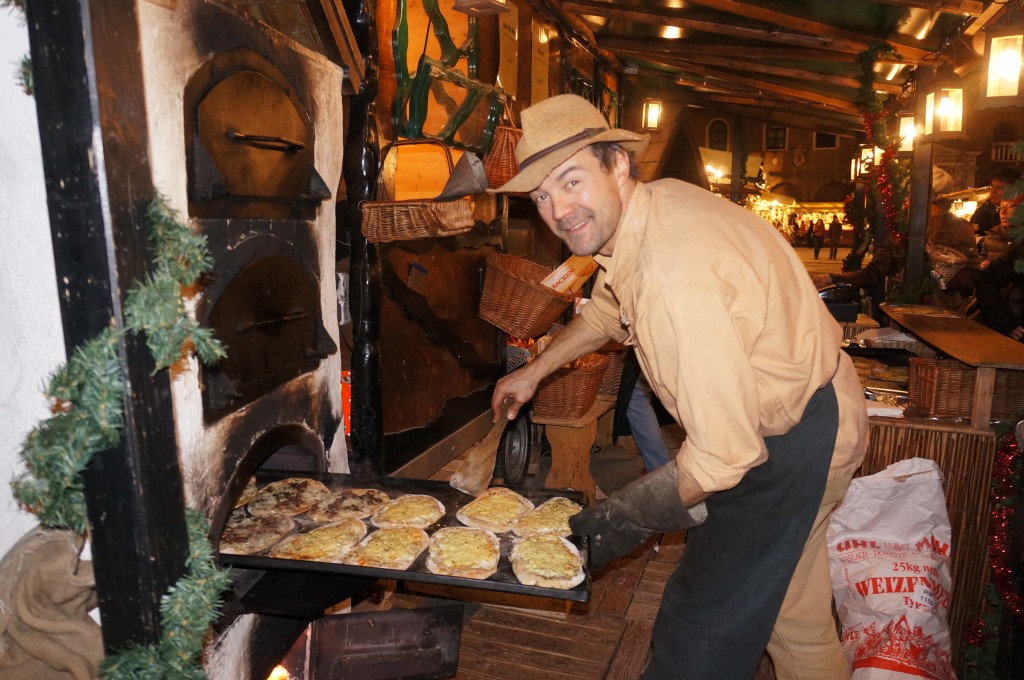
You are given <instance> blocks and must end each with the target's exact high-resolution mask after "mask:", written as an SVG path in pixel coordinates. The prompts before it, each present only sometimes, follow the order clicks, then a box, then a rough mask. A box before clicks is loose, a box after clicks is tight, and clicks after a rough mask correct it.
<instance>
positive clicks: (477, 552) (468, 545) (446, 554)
mask: <svg viewBox="0 0 1024 680" xmlns="http://www.w3.org/2000/svg"><path fill="white" fill-rule="evenodd" d="M500 556H501V543H500V542H499V541H498V537H497V536H495V535H494V532H491V531H488V530H487V529H472V528H470V527H445V528H443V529H438V530H437V531H435V532H434V535H433V536H431V537H430V548H429V552H428V553H427V560H426V564H427V569H428V570H430V572H431V573H433V574H441V575H442V576H461V577H463V578H477V579H485V578H487V577H488V576H491V575H492V574H493V573H494V572H496V571H497V570H498V558H499V557H500Z"/></svg>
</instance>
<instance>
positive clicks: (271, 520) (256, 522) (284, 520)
mask: <svg viewBox="0 0 1024 680" xmlns="http://www.w3.org/2000/svg"><path fill="white" fill-rule="evenodd" d="M294 528H295V522H294V520H292V518H291V517H288V516H287V515H266V516H262V517H252V516H250V515H246V514H245V512H244V511H238V510H236V511H235V512H233V513H232V514H231V517H230V518H229V519H228V523H227V524H226V525H225V526H224V531H223V533H221V535H220V545H219V549H220V551H221V552H222V553H224V554H226V555H254V554H256V553H260V552H263V551H264V550H266V549H267V548H269V547H270V546H272V545H274V544H275V543H277V542H278V541H280V540H281V539H282V538H284V537H285V536H287V535H288V534H290V533H291V532H292V530H293V529H294Z"/></svg>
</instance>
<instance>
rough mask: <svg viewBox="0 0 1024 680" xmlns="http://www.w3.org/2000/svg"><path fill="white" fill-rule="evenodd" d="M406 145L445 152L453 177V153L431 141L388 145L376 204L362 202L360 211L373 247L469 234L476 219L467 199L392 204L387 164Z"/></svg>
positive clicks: (367, 236)
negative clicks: (387, 183) (386, 176)
mask: <svg viewBox="0 0 1024 680" xmlns="http://www.w3.org/2000/svg"><path fill="white" fill-rule="evenodd" d="M407 144H436V145H437V146H440V147H441V148H442V149H444V153H445V158H446V159H447V161H448V174H449V175H451V173H452V170H453V168H454V165H453V164H452V152H451V150H450V149H449V148H448V147H447V146H445V145H443V144H438V143H437V142H432V141H429V140H419V139H408V140H399V141H395V142H392V143H391V144H389V145H388V146H387V147H386V149H385V151H384V153H383V154H382V155H381V167H380V169H379V171H378V173H377V184H376V187H375V190H374V200H372V201H363V203H361V204H360V206H359V209H360V210H361V211H362V213H363V222H362V231H363V235H364V236H366V240H367V241H369V242H370V243H386V242H389V241H409V240H413V239H420V238H436V237H441V236H454V235H455V234H463V233H465V232H467V231H470V230H471V229H472V228H473V226H474V225H475V224H476V220H475V219H474V217H473V204H472V203H471V202H470V201H467V200H464V199H456V200H454V201H435V200H430V199H413V200H406V201H395V200H391V197H390V194H389V192H388V189H387V187H386V186H385V182H384V179H385V175H386V174H388V173H386V172H385V171H384V169H385V161H386V160H387V157H388V154H390V153H391V151H392V149H394V148H395V147H398V146H404V145H407Z"/></svg>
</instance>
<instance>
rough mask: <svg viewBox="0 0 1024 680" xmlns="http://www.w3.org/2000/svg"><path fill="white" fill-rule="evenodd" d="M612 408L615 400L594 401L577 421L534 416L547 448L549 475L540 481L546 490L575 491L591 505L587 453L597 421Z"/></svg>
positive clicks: (591, 488) (592, 442)
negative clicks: (548, 452)
mask: <svg viewBox="0 0 1024 680" xmlns="http://www.w3.org/2000/svg"><path fill="white" fill-rule="evenodd" d="M614 406H615V400H607V399H600V398H599V399H598V400H597V401H595V402H594V405H593V406H591V407H590V409H589V410H588V411H587V412H586V413H584V414H583V415H582V416H581V417H579V418H548V417H543V416H534V417H533V422H534V423H535V424H537V425H543V426H544V429H545V432H546V434H547V436H548V442H549V443H550V444H551V471H550V472H548V476H547V478H546V479H545V480H544V488H546V489H576V490H577V491H582V492H583V493H584V495H586V497H587V503H588V504H589V503H593V502H594V496H595V488H596V487H595V485H594V478H593V477H591V476H590V451H591V449H592V448H593V447H594V442H595V441H596V439H597V420H598V418H600V417H601V416H603V415H604V414H605V413H607V412H608V411H610V410H611V409H612V408H613V407H614Z"/></svg>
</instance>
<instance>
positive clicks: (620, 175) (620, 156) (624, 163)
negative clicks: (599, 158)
mask: <svg viewBox="0 0 1024 680" xmlns="http://www.w3.org/2000/svg"><path fill="white" fill-rule="evenodd" d="M612 172H614V173H615V183H616V184H617V185H619V186H622V185H623V184H624V183H625V182H626V181H627V180H628V179H629V154H628V153H627V152H626V150H625V149H618V150H616V153H615V164H614V165H613V166H612Z"/></svg>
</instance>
